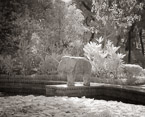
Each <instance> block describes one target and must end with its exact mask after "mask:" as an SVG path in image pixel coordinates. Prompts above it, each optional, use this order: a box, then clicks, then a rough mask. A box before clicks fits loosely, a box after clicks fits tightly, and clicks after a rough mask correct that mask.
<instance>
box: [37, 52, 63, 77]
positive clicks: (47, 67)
mask: <svg viewBox="0 0 145 117" xmlns="http://www.w3.org/2000/svg"><path fill="white" fill-rule="evenodd" d="M61 56H62V55H58V54H55V53H53V54H52V55H46V56H45V58H44V59H43V60H42V61H41V63H40V65H39V68H38V69H39V74H51V73H56V72H57V67H58V64H59V61H60V60H61Z"/></svg>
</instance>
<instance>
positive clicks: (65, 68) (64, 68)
mask: <svg viewBox="0 0 145 117" xmlns="http://www.w3.org/2000/svg"><path fill="white" fill-rule="evenodd" d="M75 64H76V60H75V59H74V58H72V57H70V56H63V57H62V59H61V61H60V63H59V66H58V72H64V73H71V72H73V70H74V67H75Z"/></svg>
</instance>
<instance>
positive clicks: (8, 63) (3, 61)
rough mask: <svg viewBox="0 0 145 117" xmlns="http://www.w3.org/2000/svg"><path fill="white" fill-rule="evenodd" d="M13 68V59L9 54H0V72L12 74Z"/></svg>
mask: <svg viewBox="0 0 145 117" xmlns="http://www.w3.org/2000/svg"><path fill="white" fill-rule="evenodd" d="M13 69H14V59H13V58H12V57H11V55H7V56H5V57H4V56H0V70H1V74H3V73H4V74H8V75H13V74H14V72H13Z"/></svg>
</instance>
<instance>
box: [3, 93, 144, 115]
mask: <svg viewBox="0 0 145 117" xmlns="http://www.w3.org/2000/svg"><path fill="white" fill-rule="evenodd" d="M0 117H145V106H143V105H133V104H125V103H122V102H117V101H105V100H94V99H88V98H85V97H82V98H77V97H71V98H69V97H45V96H33V95H29V96H9V97H0Z"/></svg>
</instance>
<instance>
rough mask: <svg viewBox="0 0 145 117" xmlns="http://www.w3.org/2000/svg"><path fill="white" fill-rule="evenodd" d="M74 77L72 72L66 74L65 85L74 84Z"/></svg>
mask: <svg viewBox="0 0 145 117" xmlns="http://www.w3.org/2000/svg"><path fill="white" fill-rule="evenodd" d="M74 83H75V79H74V75H73V74H72V73H68V74H67V86H74Z"/></svg>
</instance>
